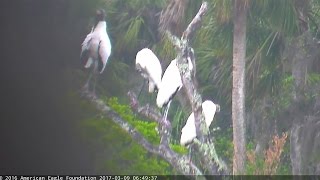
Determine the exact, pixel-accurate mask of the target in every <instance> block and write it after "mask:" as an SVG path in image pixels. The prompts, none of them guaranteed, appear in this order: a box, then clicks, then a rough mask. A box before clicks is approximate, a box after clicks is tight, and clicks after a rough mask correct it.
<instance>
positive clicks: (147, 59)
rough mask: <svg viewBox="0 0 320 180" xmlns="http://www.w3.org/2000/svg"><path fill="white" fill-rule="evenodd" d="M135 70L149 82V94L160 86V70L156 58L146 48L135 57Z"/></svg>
mask: <svg viewBox="0 0 320 180" xmlns="http://www.w3.org/2000/svg"><path fill="white" fill-rule="evenodd" d="M136 69H137V70H139V71H140V73H141V75H142V76H143V77H144V78H145V79H148V80H149V92H150V93H152V92H153V91H154V89H155V87H157V88H158V89H159V86H160V84H161V76H162V68H161V64H160V61H159V59H158V58H157V56H156V55H155V54H154V53H153V52H152V51H151V50H150V49H148V48H144V49H142V50H140V51H139V52H138V53H137V55H136Z"/></svg>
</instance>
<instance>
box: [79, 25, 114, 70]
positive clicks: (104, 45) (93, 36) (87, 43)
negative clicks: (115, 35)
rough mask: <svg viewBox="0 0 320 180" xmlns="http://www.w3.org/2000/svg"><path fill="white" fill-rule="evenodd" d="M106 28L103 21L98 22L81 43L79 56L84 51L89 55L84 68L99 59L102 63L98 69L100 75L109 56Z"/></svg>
mask: <svg viewBox="0 0 320 180" xmlns="http://www.w3.org/2000/svg"><path fill="white" fill-rule="evenodd" d="M106 28H107V24H106V22H105V21H100V22H98V24H97V25H96V27H95V28H93V29H92V30H91V32H90V33H89V34H88V35H87V37H86V38H85V40H84V41H83V43H82V52H81V54H83V53H84V52H85V51H88V53H89V57H88V59H87V61H86V63H85V68H89V67H91V65H92V64H93V63H92V61H98V59H99V58H100V60H101V63H102V67H101V68H100V69H99V72H100V73H102V72H103V70H104V68H105V66H106V64H107V61H108V58H109V56H110V54H111V43H110V39H109V36H108V34H107V31H106Z"/></svg>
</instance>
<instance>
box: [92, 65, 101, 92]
mask: <svg viewBox="0 0 320 180" xmlns="http://www.w3.org/2000/svg"><path fill="white" fill-rule="evenodd" d="M92 74H93V78H94V79H93V87H92V92H91V95H92V97H96V84H97V80H98V75H99V72H98V61H95V62H94V65H93V73H92Z"/></svg>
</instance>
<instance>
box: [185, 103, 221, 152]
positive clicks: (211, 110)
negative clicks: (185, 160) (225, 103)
mask: <svg viewBox="0 0 320 180" xmlns="http://www.w3.org/2000/svg"><path fill="white" fill-rule="evenodd" d="M216 110H217V105H216V104H214V103H213V102H212V101H209V100H206V101H204V102H203V103H202V113H203V115H204V118H205V122H206V125H207V127H208V128H209V126H210V124H211V122H212V121H213V118H214V115H215V113H216ZM195 137H196V126H195V122H194V113H191V114H190V116H189V118H188V120H187V122H186V125H185V126H184V127H183V128H182V131H181V138H180V144H181V145H183V146H184V145H186V144H187V143H190V142H191V141H192V140H193V139H194V138H195Z"/></svg>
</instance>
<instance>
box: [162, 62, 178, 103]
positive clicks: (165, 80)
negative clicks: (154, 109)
mask: <svg viewBox="0 0 320 180" xmlns="http://www.w3.org/2000/svg"><path fill="white" fill-rule="evenodd" d="M181 87H182V80H181V76H180V72H179V69H178V66H177V61H176V59H174V60H172V61H171V63H170V64H169V66H168V67H167V69H166V71H165V72H164V74H163V77H162V80H161V84H160V88H159V92H158V94H157V105H158V107H160V108H162V106H163V105H164V104H166V103H168V102H169V101H170V100H171V98H172V96H173V95H174V93H176V92H177V91H179V90H180V89H181Z"/></svg>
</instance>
